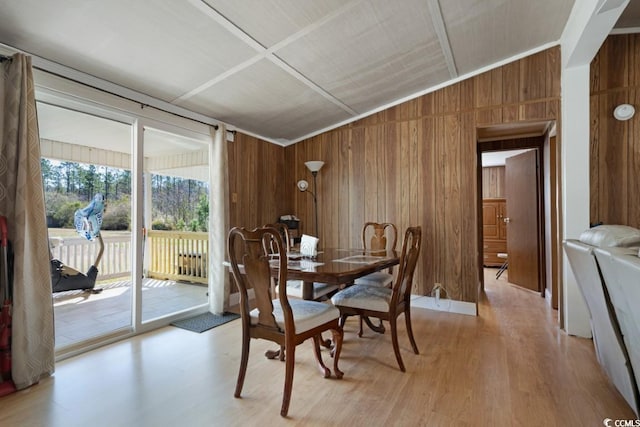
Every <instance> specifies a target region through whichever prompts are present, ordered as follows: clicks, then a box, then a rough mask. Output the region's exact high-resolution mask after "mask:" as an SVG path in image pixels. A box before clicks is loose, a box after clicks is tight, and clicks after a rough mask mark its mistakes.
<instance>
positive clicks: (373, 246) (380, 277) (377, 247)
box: [354, 222, 398, 286]
mask: <svg viewBox="0 0 640 427" xmlns="http://www.w3.org/2000/svg"><path fill="white" fill-rule="evenodd" d="M397 243H398V228H397V227H396V226H395V224H392V223H390V222H383V223H377V222H367V223H365V224H364V227H362V247H363V248H364V249H365V250H367V251H370V254H371V255H377V254H382V255H384V254H385V253H386V251H387V250H394V251H395V250H396V246H397ZM377 251H379V252H377ZM391 282H393V269H392V268H390V269H389V270H388V271H376V272H375V273H371V274H368V275H366V276H364V277H360V278H358V279H356V280H355V281H354V283H355V284H357V285H372V286H389V284H390V283H391Z"/></svg>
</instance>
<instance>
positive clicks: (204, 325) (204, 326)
mask: <svg viewBox="0 0 640 427" xmlns="http://www.w3.org/2000/svg"><path fill="white" fill-rule="evenodd" d="M239 317H240V315H239V314H236V313H229V312H225V313H222V314H213V313H203V314H199V315H197V316H194V317H190V318H188V319H183V320H177V321H175V322H172V323H171V325H172V326H177V327H178V328H182V329H186V330H188V331H193V332H198V333H201V332H204V331H208V330H209V329H212V328H215V327H216V326H220V325H222V324H224V323H227V322H230V321H232V320H235V319H237V318H239Z"/></svg>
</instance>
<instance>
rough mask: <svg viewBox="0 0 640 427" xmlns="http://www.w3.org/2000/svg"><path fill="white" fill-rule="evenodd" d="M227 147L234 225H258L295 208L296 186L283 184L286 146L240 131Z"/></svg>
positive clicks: (232, 221) (230, 211) (273, 219)
mask: <svg viewBox="0 0 640 427" xmlns="http://www.w3.org/2000/svg"><path fill="white" fill-rule="evenodd" d="M227 150H228V159H229V197H230V199H231V200H230V202H231V203H230V208H229V222H230V225H231V226H232V227H233V226H239V227H247V228H255V227H258V226H260V225H264V224H267V223H271V222H274V221H276V219H277V218H278V217H279V216H280V215H284V214H286V213H291V212H292V211H293V207H292V205H291V193H292V192H293V189H291V188H285V187H284V186H283V185H282V184H283V182H284V181H285V173H284V171H285V162H284V148H283V147H281V146H278V145H275V144H270V143H268V142H265V141H262V140H259V139H256V138H254V137H251V136H248V135H244V134H241V133H239V132H238V133H236V135H235V138H234V141H233V142H229V143H228V145H227ZM294 188H295V186H294Z"/></svg>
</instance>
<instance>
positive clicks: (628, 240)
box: [580, 225, 640, 248]
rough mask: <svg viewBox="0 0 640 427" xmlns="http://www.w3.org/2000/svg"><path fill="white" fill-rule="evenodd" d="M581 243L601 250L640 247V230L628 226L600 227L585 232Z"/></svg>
mask: <svg viewBox="0 0 640 427" xmlns="http://www.w3.org/2000/svg"><path fill="white" fill-rule="evenodd" d="M580 241H581V242H582V243H586V244H587V245H591V246H597V247H600V248H610V247H617V246H621V247H627V246H636V245H640V230H638V229H637V228H633V227H629V226H627V225H598V226H597V227H593V228H590V229H589V230H586V231H583V232H582V234H581V235H580Z"/></svg>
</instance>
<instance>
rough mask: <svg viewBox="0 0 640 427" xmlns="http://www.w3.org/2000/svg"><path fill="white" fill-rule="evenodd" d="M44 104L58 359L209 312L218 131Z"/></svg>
mask: <svg viewBox="0 0 640 427" xmlns="http://www.w3.org/2000/svg"><path fill="white" fill-rule="evenodd" d="M37 108H38V121H39V127H40V137H41V153H42V160H41V164H42V170H43V180H44V186H45V202H46V209H47V221H48V223H49V245H50V248H51V260H48V261H49V262H50V264H51V266H52V268H51V272H52V281H53V288H52V296H53V304H54V313H55V334H56V352H57V354H58V355H59V356H60V355H65V354H73V353H78V352H80V351H83V349H86V348H91V347H93V346H96V345H100V344H101V343H104V342H106V341H113V340H116V339H120V338H122V337H124V336H128V335H131V334H135V333H139V332H144V331H146V330H150V329H153V328H156V327H159V326H162V325H166V324H168V323H170V322H171V321H173V320H174V319H177V318H180V317H185V316H188V315H191V314H198V313H200V312H204V311H206V310H207V307H208V292H207V290H208V289H207V276H208V272H207V262H208V253H209V251H208V241H209V239H208V230H207V225H208V206H209V202H208V201H209V185H208V173H209V165H208V158H209V156H208V149H209V145H210V144H209V136H208V135H203V134H199V133H196V132H193V131H189V130H186V129H185V128H180V127H175V126H170V125H168V124H166V123H162V122H156V121H152V120H149V119H141V118H136V117H134V116H132V115H130V114H123V113H121V112H118V111H116V110H109V109H107V108H104V107H102V106H97V105H95V104H90V103H82V102H78V101H77V100H74V99H70V98H64V97H63V98H58V97H57V96H55V95H51V94H48V93H40V95H39V100H38V105H37ZM92 269H96V270H97V274H95V275H94V274H93V273H90V271H91V270H92Z"/></svg>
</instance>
